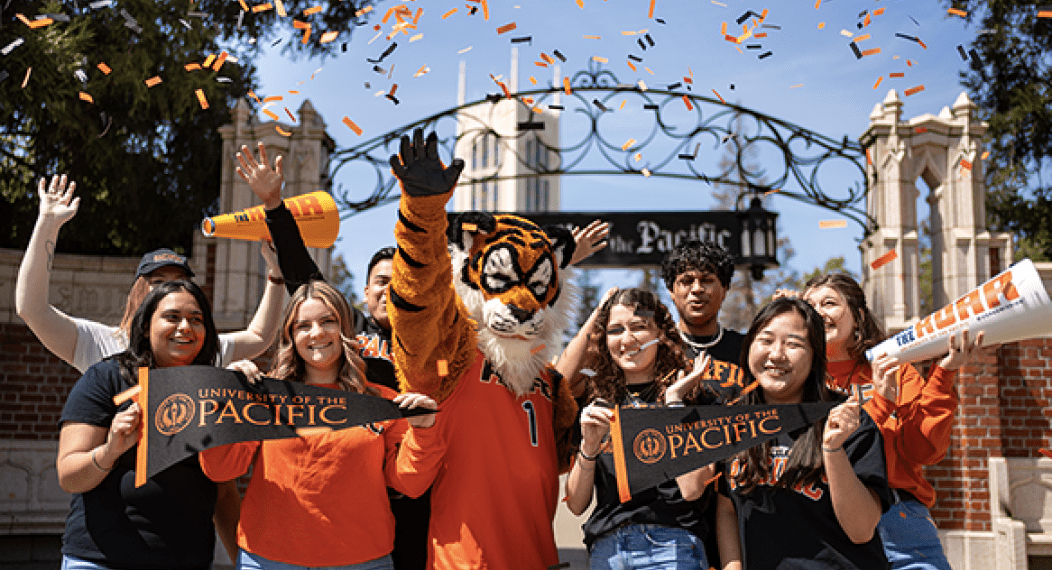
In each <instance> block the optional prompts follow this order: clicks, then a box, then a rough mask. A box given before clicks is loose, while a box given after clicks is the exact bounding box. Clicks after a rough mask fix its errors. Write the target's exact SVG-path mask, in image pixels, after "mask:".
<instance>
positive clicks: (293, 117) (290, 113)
mask: <svg viewBox="0 0 1052 570" xmlns="http://www.w3.org/2000/svg"><path fill="white" fill-rule="evenodd" d="M285 114H286V115H288V116H289V119H291V120H292V122H293V123H295V122H296V117H295V116H294V115H293V114H292V111H289V108H288V107H285Z"/></svg>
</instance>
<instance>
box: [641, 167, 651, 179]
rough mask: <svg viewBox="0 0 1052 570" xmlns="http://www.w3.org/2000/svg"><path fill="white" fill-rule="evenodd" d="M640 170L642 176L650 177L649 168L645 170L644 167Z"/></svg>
mask: <svg viewBox="0 0 1052 570" xmlns="http://www.w3.org/2000/svg"><path fill="white" fill-rule="evenodd" d="M640 172H641V173H643V176H644V177H645V178H650V171H649V170H647V169H646V168H644V169H642V170H640Z"/></svg>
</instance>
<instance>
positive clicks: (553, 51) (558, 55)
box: [552, 49, 566, 63]
mask: <svg viewBox="0 0 1052 570" xmlns="http://www.w3.org/2000/svg"><path fill="white" fill-rule="evenodd" d="M552 53H554V54H555V57H557V58H559V60H560V61H562V62H563V63H566V56H565V55H563V54H562V53H561V52H560V51H559V50H557V49H553V50H552Z"/></svg>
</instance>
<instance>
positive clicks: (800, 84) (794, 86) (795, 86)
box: [789, 83, 804, 89]
mask: <svg viewBox="0 0 1052 570" xmlns="http://www.w3.org/2000/svg"><path fill="white" fill-rule="evenodd" d="M803 86H804V84H803V83H797V84H796V85H790V86H789V88H790V89H796V88H797V87H803Z"/></svg>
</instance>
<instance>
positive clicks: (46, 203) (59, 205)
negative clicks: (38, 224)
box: [37, 174, 80, 225]
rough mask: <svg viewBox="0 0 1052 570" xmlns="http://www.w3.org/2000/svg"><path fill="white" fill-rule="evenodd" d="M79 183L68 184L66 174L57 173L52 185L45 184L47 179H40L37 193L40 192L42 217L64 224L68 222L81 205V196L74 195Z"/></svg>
mask: <svg viewBox="0 0 1052 570" xmlns="http://www.w3.org/2000/svg"><path fill="white" fill-rule="evenodd" d="M76 188H77V183H76V182H70V183H69V186H68V187H67V186H66V175H65V174H63V175H62V176H59V175H57V174H56V175H55V176H52V177H51V185H50V186H45V179H44V178H41V179H40V184H39V186H37V194H40V217H41V218H48V219H50V220H51V221H53V222H55V223H58V224H59V225H62V224H64V223H66V222H68V221H69V220H70V219H72V218H73V216H74V215H75V214H76V213H77V208H79V207H80V198H74V197H73V191H74V190H76Z"/></svg>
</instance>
